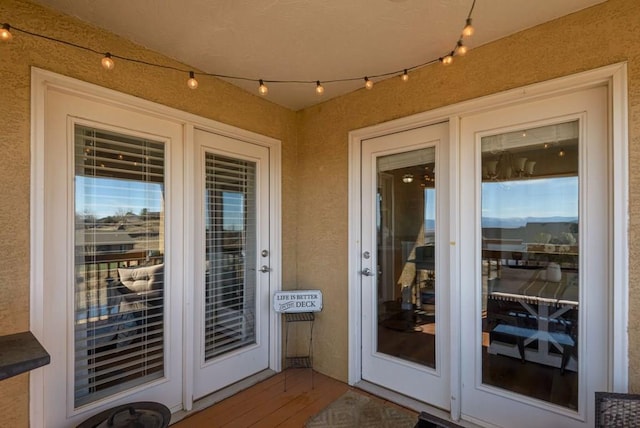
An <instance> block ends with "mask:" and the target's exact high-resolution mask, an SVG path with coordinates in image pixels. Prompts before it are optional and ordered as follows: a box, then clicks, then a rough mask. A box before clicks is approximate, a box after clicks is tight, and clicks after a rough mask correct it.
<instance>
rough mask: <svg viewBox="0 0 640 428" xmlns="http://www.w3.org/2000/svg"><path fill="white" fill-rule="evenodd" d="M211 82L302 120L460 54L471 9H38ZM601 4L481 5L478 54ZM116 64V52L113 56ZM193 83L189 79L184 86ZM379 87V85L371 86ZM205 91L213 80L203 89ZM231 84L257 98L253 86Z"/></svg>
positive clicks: (207, 2) (360, 0)
mask: <svg viewBox="0 0 640 428" xmlns="http://www.w3.org/2000/svg"><path fill="white" fill-rule="evenodd" d="M37 1H38V3H41V4H43V5H46V6H48V7H51V8H53V9H56V10H59V11H61V12H64V13H66V14H69V15H74V16H77V17H78V18H80V19H81V20H83V21H87V22H90V23H92V24H94V25H96V26H98V27H102V28H105V29H107V30H109V31H111V32H113V33H116V34H119V35H121V36H123V37H125V38H127V39H130V40H132V41H134V42H136V43H138V44H140V45H143V46H145V47H147V48H150V49H152V50H154V51H157V52H160V53H163V54H165V55H167V56H169V57H171V58H175V59H177V60H180V61H182V62H184V63H185V64H189V65H190V66H192V67H194V68H197V69H200V70H202V71H205V72H209V73H216V74H223V75H231V76H240V77H246V78H251V79H264V80H305V81H309V80H310V81H316V80H320V81H327V80H333V79H345V78H357V80H356V81H352V82H343V83H325V85H324V86H325V93H324V95H322V96H319V95H317V94H316V93H315V84H313V83H312V84H309V83H307V84H295V83H268V86H269V93H268V95H267V98H268V99H269V100H271V101H273V102H275V103H278V104H280V105H283V106H285V107H288V108H291V109H293V110H298V109H301V108H304V107H307V106H310V105H313V104H316V103H318V102H322V101H324V100H326V99H329V98H333V97H336V96H338V95H342V94H344V93H347V92H351V91H353V90H356V89H359V88H361V87H362V85H363V81H362V80H361V79H362V77H364V76H372V75H376V74H383V73H387V72H391V71H396V70H402V69H404V68H410V67H413V66H415V65H419V64H423V63H425V62H428V61H431V60H434V59H437V58H439V57H441V56H443V55H445V54H446V53H447V52H449V51H450V50H451V49H452V48H454V47H455V44H456V41H457V40H458V38H459V35H460V31H461V30H462V27H464V24H465V20H466V18H467V14H468V13H469V9H470V8H471V4H472V2H473V0H37ZM602 1H603V0H536V1H531V0H477V1H476V5H475V9H474V12H473V25H474V27H475V29H476V32H475V34H474V36H473V37H471V38H470V39H469V40H468V42H467V44H468V45H469V46H470V47H471V48H473V47H477V46H479V45H482V44H486V43H488V42H490V41H493V40H496V39H499V38H502V37H504V36H507V35H509V34H513V33H515V32H517V31H520V30H523V29H525V28H529V27H532V26H535V25H538V24H540V23H543V22H546V21H549V20H552V19H555V18H557V17H560V16H563V15H566V14H569V13H572V12H575V11H577V10H580V9H583V8H586V7H589V6H592V5H594V4H597V3H601V2H602ZM114 54H117V52H114ZM185 79H186V77H185ZM372 80H374V81H375V80H377V79H372ZM199 81H200V85H206V77H201V78H200V79H199ZM229 82H231V83H233V84H235V85H237V86H239V87H241V88H244V89H246V90H247V91H252V92H254V93H257V84H256V83H255V82H246V81H242V80H234V79H229Z"/></svg>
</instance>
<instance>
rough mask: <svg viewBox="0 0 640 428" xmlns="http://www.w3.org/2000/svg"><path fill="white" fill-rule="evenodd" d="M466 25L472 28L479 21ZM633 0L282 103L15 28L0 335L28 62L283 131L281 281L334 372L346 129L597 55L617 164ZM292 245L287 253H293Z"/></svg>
mask: <svg viewBox="0 0 640 428" xmlns="http://www.w3.org/2000/svg"><path fill="white" fill-rule="evenodd" d="M0 21H1V22H9V23H11V24H13V25H15V26H18V27H24V28H27V29H32V30H34V31H36V32H41V33H45V34H49V35H51V36H54V37H58V38H61V39H65V40H69V41H72V42H76V43H79V44H83V45H89V46H92V47H94V48H96V49H99V50H111V51H113V52H117V53H119V54H121V55H127V56H135V57H139V58H141V59H145V60H148V61H152V62H162V63H166V64H170V65H177V64H175V63H173V62H172V61H171V60H170V59H168V58H165V57H162V56H160V55H158V54H155V53H153V52H151V51H147V50H144V49H141V48H140V47H139V46H136V45H134V44H132V43H130V42H127V41H126V40H124V39H121V38H119V37H117V36H114V35H112V34H109V33H107V32H105V31H102V30H99V29H96V28H94V27H91V26H87V25H85V24H82V23H80V22H79V21H77V20H75V19H73V18H69V17H64V16H62V15H59V14H56V13H54V12H51V11H48V10H47V9H43V8H41V7H40V6H37V5H33V4H31V3H29V2H25V1H19V0H0ZM477 31H482V29H481V28H478V29H477ZM639 33H640V2H638V1H637V0H609V1H608V2H606V3H604V4H601V5H598V6H595V7H593V8H590V9H587V10H584V11H581V12H578V13H576V14H573V15H570V16H567V17H564V18H561V19H559V20H556V21H554V22H551V23H547V24H544V25H541V26H538V27H535V28H533V29H530V30H527V31H524V32H521V33H518V34H515V35H513V36H511V37H508V38H505V39H502V40H499V41H496V42H494V43H491V44H489V45H486V46H483V47H480V48H477V49H475V50H472V51H470V52H469V54H467V56H466V57H464V58H458V59H457V60H456V61H455V62H454V64H453V65H451V66H449V67H442V66H440V65H435V66H431V67H426V68H424V69H421V70H418V71H416V72H414V73H412V74H411V78H410V80H409V82H406V83H404V82H401V81H399V80H398V79H391V80H389V81H386V82H381V83H378V84H376V86H375V87H374V89H373V90H372V91H365V90H360V91H356V92H354V93H352V94H349V95H347V96H344V97H341V98H338V99H335V100H331V101H327V102H325V103H323V104H320V105H318V106H315V107H312V108H309V109H306V110H303V111H301V112H298V113H297V114H296V113H292V112H290V111H288V110H286V109H283V108H280V107H278V106H275V105H273V104H272V103H270V102H268V100H265V99H261V98H259V97H257V96H255V95H252V94H248V93H246V92H243V91H240V90H239V89H236V88H235V87H233V86H232V85H229V84H227V83H225V82H222V81H219V80H214V79H206V80H205V79H201V81H200V83H201V84H200V88H198V90H197V91H189V90H188V89H187V88H186V85H185V82H184V81H185V76H184V75H183V74H181V73H175V74H173V73H167V72H166V71H161V70H154V69H149V68H147V67H142V66H137V65H134V64H127V63H123V62H118V64H117V66H116V68H115V69H114V70H113V71H112V72H110V73H107V72H105V71H104V70H103V69H102V68H101V67H100V65H99V58H96V56H95V55H92V54H89V53H86V52H83V51H79V50H77V49H74V48H71V47H66V46H61V45H57V44H52V43H51V42H48V41H44V40H39V39H35V38H32V37H28V36H23V35H19V36H18V35H17V34H16V37H15V38H14V40H13V41H12V42H11V43H8V44H0V95H1V98H0V117H1V118H2V119H1V120H0V147H1V148H2V156H1V157H0V194H1V195H2V196H3V202H2V204H0V255H1V256H2V263H1V264H0V334H8V333H13V332H18V331H23V330H26V329H28V327H29V176H30V165H29V156H30V153H29V144H30V140H29V138H30V135H29V128H30V106H29V97H30V86H29V85H30V82H29V76H30V66H37V67H40V68H44V69H47V70H52V71H54V72H57V73H61V74H64V75H67V76H71V77H75V78H78V79H81V80H85V81H89V82H92V83H96V84H98V85H101V86H105V87H109V88H112V89H115V90H118V91H121V92H125V93H128V94H132V95H136V96H139V97H141V98H145V99H148V100H151V101H155V102H158V103H161V104H165V105H169V106H171V107H174V108H178V109H181V110H184V111H188V112H191V113H194V114H198V115H200V116H204V117H208V118H212V119H215V120H218V121H221V122H224V123H227V124H231V125H235V126H238V127H240V128H243V129H248V130H251V131H254V132H258V133H261V134H264V135H268V136H271V137H274V138H277V139H280V140H282V142H283V209H282V212H283V250H284V254H283V268H284V272H283V280H284V286H285V287H286V288H288V287H293V286H294V285H295V284H297V285H298V286H299V287H301V288H306V287H310V288H320V289H322V290H323V292H324V300H325V309H324V311H323V313H322V315H321V316H319V317H318V321H317V322H316V328H315V330H314V357H315V360H314V363H315V366H316V368H317V369H318V370H320V371H322V372H324V373H326V374H328V375H330V376H333V377H335V378H338V379H342V380H346V379H347V363H348V334H349V332H348V324H347V323H348V309H347V296H348V284H347V275H348V269H347V252H348V248H347V236H348V228H347V220H348V218H347V217H348V200H347V187H348V147H347V142H348V141H347V135H348V132H349V131H351V130H353V129H358V128H361V127H364V126H369V125H372V124H376V123H380V122H385V121H388V120H392V119H396V118H399V117H403V116H407V115H410V114H414V113H417V112H422V111H428V110H431V109H434V108H437V107H441V106H444V105H448V104H452V103H456V102H460V101H463V100H467V99H472V98H476V97H479V96H483V95H487V94H493V93H496V92H500V91H503V90H506V89H511V88H515V87H519V86H523V85H526V84H530V83H534V82H539V81H544V80H548V79H551V78H555V77H560V76H564V75H568V74H572V73H576V72H580V71H584V70H589V69H592V68H596V67H599V66H603V65H607V64H611V63H615V62H620V61H628V64H629V123H630V125H629V138H630V141H629V149H630V150H629V163H630V165H636V164H637V163H638V162H637V160H640V42H638V36H637V35H638V34H639ZM630 173H631V177H630V211H631V212H630V236H629V238H630V239H629V241H630V266H631V267H630V295H629V307H630V327H629V336H630V349H631V350H630V355H629V358H630V368H629V373H630V386H631V389H632V391H635V392H639V391H640V374H638V373H639V369H640V358H639V357H640V355H639V354H640V311H639V310H638V309H639V308H640V297H639V292H640V283H639V280H640V245H639V244H638V240H637V239H635V238H636V236H638V235H639V234H640V215H638V212H639V209H640V171H638V169H637V168H631V169H630ZM296 251H297V253H296ZM0 414H2V415H3V417H4V419H3V422H2V424H3V425H5V424H6V425H7V426H27V424H28V375H21V376H18V377H16V378H12V379H9V380H5V381H2V382H1V383H0Z"/></svg>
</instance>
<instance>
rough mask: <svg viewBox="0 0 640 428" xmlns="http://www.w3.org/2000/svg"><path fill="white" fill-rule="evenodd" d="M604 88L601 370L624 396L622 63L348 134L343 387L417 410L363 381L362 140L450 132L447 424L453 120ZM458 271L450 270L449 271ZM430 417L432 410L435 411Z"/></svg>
mask: <svg viewBox="0 0 640 428" xmlns="http://www.w3.org/2000/svg"><path fill="white" fill-rule="evenodd" d="M602 85H605V86H607V88H608V90H609V99H610V102H611V105H610V106H609V111H610V113H609V124H608V125H609V130H610V138H611V144H610V150H611V153H610V154H611V159H612V165H611V166H612V171H613V173H612V182H611V183H610V186H611V195H612V200H611V203H612V211H611V212H612V225H613V228H612V230H611V231H610V233H611V236H613V242H612V244H611V245H612V246H611V255H612V260H611V272H612V286H613V290H612V294H611V298H612V317H613V319H612V327H611V331H610V332H609V334H610V338H611V341H612V343H611V350H610V356H611V359H610V366H609V367H608V368H607V369H608V370H609V373H611V377H610V379H611V380H610V383H611V384H610V385H609V389H610V390H611V391H616V392H627V390H628V380H629V337H628V324H629V314H628V312H629V307H628V296H629V234H628V226H629V173H628V169H629V168H628V164H627V161H628V144H629V143H628V117H627V105H628V102H627V93H628V92H627V91H628V89H627V64H626V62H623V63H618V64H613V65H609V66H606V67H601V68H598V69H594V70H590V71H586V72H582V73H579V74H574V75H570V76H566V77H561V78H557V79H553V80H549V81H545V82H541V83H536V84H532V85H529V86H525V87H521V88H517V89H512V90H509V91H505V92H501V93H498V94H494V95H488V96H485V97H482V98H478V99H474V100H470V101H465V102H462V103H458V104H453V105H450V106H446V107H442V108H438V109H435V110H431V111H427V112H424V113H418V114H415V115H412V116H408V117H404V118H400V119H396V120H393V121H390V122H385V123H381V124H377V125H374V126H370V127H367V128H362V129H357V130H354V131H351V132H350V133H349V265H348V266H349V268H348V269H349V271H348V278H349V331H351V332H352V334H350V335H349V338H350V340H349V375H348V381H349V384H350V385H355V384H358V385H359V386H362V387H364V388H367V389H369V390H375V391H376V392H377V393H378V394H381V395H382V396H385V397H387V398H394V399H395V400H396V401H397V402H401V403H403V404H405V405H407V406H409V407H414V408H419V407H422V408H424V403H418V402H415V401H414V400H408V399H404V398H402V397H399V396H398V395H397V394H394V393H393V391H387V390H384V389H381V388H379V387H375V386H373V387H372V386H371V385H368V384H367V382H365V381H363V380H362V376H361V374H362V353H361V349H362V341H361V337H360V332H361V331H362V326H361V316H362V310H361V307H360V302H361V291H360V287H359V284H360V271H361V270H362V267H361V261H362V258H361V256H360V255H361V252H362V248H361V247H360V243H361V237H360V233H361V231H360V218H361V207H360V187H361V178H360V168H361V164H360V163H361V147H362V142H363V141H364V140H367V139H370V138H375V137H379V136H381V135H387V134H391V133H396V132H402V131H406V130H409V129H413V128H417V127H422V126H428V125H430V124H434V123H438V122H442V121H449V125H450V129H449V136H450V142H451V146H450V150H451V152H450V158H449V159H450V165H449V167H450V176H449V184H450V192H451V199H450V212H451V213H452V215H451V218H450V237H451V242H450V258H451V262H450V263H451V266H452V269H451V271H450V277H449V283H450V288H451V301H450V314H451V319H450V328H451V349H450V357H451V361H452V364H451V417H452V418H453V419H454V420H458V419H459V418H460V412H461V403H460V401H461V400H460V397H461V383H460V382H461V380H460V377H461V368H460V361H461V359H460V343H461V340H462V337H461V336H460V323H461V319H460V308H461V300H460V290H461V284H460V272H459V269H460V268H459V266H460V248H459V246H458V245H457V243H458V240H459V237H460V217H459V215H456V214H455V213H458V212H459V206H460V202H459V201H460V183H459V172H458V171H459V167H458V165H459V164H460V160H459V159H460V155H459V148H460V145H461V141H460V120H461V118H462V117H463V116H465V115H470V114H474V113H478V112H480V111H486V110H490V109H494V108H498V107H504V106H508V105H513V104H521V103H526V102H530V101H533V100H535V99H539V98H545V97H549V96H552V95H559V94H563V93H570V92H574V91H578V90H580V89H585V88H589V87H593V86H602ZM456 266H457V267H458V268H454V267H456ZM436 411H437V410H436Z"/></svg>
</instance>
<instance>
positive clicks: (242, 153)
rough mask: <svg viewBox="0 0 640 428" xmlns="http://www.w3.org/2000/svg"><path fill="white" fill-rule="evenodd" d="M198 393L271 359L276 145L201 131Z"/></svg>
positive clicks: (255, 369) (197, 137)
mask: <svg viewBox="0 0 640 428" xmlns="http://www.w3.org/2000/svg"><path fill="white" fill-rule="evenodd" d="M194 141H195V153H196V161H195V165H196V166H197V167H196V168H195V189H196V192H195V194H196V207H197V208H196V222H195V227H196V233H195V241H196V249H195V254H196V258H195V268H196V270H195V283H196V289H195V294H196V298H195V300H194V301H195V306H196V319H195V323H194V325H195V344H196V353H195V359H196V361H195V364H194V369H195V373H194V398H196V399H197V398H200V397H203V396H205V395H207V394H209V393H211V392H214V391H216V390H219V389H221V388H223V387H226V386H228V385H230V384H232V383H234V382H237V381H239V380H241V379H244V378H246V377H248V376H251V375H253V374H255V373H257V372H259V371H262V370H265V369H267V368H268V367H269V311H270V305H269V298H270V276H271V274H270V272H271V268H270V260H271V247H270V242H269V241H270V233H269V231H270V222H269V203H270V202H269V201H270V196H269V195H270V185H269V149H268V148H266V147H264V146H258V145H256V144H252V143H247V142H243V141H240V140H237V139H233V138H229V137H225V136H221V135H218V134H214V133H211V132H207V131H203V130H199V129H196V130H195V132H194Z"/></svg>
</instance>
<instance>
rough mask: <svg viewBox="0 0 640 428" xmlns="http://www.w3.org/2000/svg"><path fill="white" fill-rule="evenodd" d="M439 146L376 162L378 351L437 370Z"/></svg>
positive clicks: (384, 158)
mask: <svg viewBox="0 0 640 428" xmlns="http://www.w3.org/2000/svg"><path fill="white" fill-rule="evenodd" d="M434 171H435V148H433V147H431V148H426V149H421V150H415V151H411V152H405V153H399V154H395V155H389V156H384V157H380V158H378V160H377V189H378V192H377V209H376V226H377V261H378V273H377V275H376V279H377V287H378V293H377V309H378V312H377V313H378V330H377V332H378V335H377V351H378V352H382V353H385V354H387V355H391V356H394V357H397V358H402V359H404V360H407V361H411V362H414V363H418V364H422V365H425V366H428V367H435V364H436V362H435V343H436V341H435V334H436V322H435V314H436V293H435V284H436V270H435V251H434V249H435V242H436V235H435V220H436V218H435V212H436V210H435V203H436V189H435V174H434Z"/></svg>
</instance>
